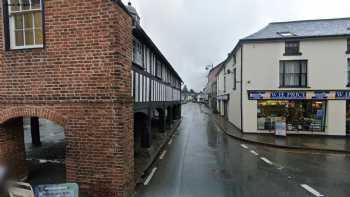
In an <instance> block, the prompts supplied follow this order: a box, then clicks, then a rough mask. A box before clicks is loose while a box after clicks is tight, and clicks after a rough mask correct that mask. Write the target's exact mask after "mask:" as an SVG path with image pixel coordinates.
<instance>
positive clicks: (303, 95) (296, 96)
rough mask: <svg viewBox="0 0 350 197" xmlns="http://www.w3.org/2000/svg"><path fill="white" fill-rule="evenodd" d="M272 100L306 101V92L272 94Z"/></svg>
mask: <svg viewBox="0 0 350 197" xmlns="http://www.w3.org/2000/svg"><path fill="white" fill-rule="evenodd" d="M271 99H306V92H296V91H293V92H271Z"/></svg>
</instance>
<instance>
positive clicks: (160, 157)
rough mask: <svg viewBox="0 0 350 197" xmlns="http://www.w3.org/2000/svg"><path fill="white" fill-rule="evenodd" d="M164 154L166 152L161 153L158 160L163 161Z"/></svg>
mask: <svg viewBox="0 0 350 197" xmlns="http://www.w3.org/2000/svg"><path fill="white" fill-rule="evenodd" d="M165 154H166V150H165V151H163V152H162V154H161V155H160V156H159V159H164V156H165Z"/></svg>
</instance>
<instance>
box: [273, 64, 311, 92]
mask: <svg viewBox="0 0 350 197" xmlns="http://www.w3.org/2000/svg"><path fill="white" fill-rule="evenodd" d="M286 62H299V70H300V72H299V73H293V74H298V75H299V83H298V84H299V85H286V81H285V78H286V77H285V76H286V72H285V70H286V69H285V67H286V65H285V63H286ZM303 62H304V63H305V73H303V69H302V65H303V64H302V63H303ZM281 66H282V68H283V71H282V72H281ZM303 74H305V84H304V85H303V84H302V75H303ZM281 75H282V76H283V77H282V79H281ZM281 82H282V84H281ZM279 85H280V86H279V87H280V88H308V60H281V61H280V64H279Z"/></svg>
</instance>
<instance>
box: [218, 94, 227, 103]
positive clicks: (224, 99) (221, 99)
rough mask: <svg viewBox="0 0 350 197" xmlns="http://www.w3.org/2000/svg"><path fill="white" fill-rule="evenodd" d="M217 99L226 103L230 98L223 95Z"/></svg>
mask: <svg viewBox="0 0 350 197" xmlns="http://www.w3.org/2000/svg"><path fill="white" fill-rule="evenodd" d="M217 99H218V100H220V101H227V100H229V99H230V98H229V95H228V94H225V95H220V96H218V97H217Z"/></svg>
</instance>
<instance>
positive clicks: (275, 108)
mask: <svg viewBox="0 0 350 197" xmlns="http://www.w3.org/2000/svg"><path fill="white" fill-rule="evenodd" d="M248 97H249V98H248V99H249V100H254V101H256V105H257V108H256V110H257V132H263V131H270V132H273V131H275V129H276V123H281V122H283V123H285V124H286V130H287V133H318V134H322V133H326V132H327V126H328V124H332V125H334V124H336V123H335V122H334V121H333V120H334V119H341V118H337V117H335V116H334V115H336V116H343V120H342V122H343V123H342V124H343V128H345V127H346V134H347V135H349V134H350V91H349V90H322V91H248ZM330 102H331V103H332V106H333V105H334V103H335V104H336V105H337V106H339V104H341V103H345V102H346V106H345V105H344V104H343V105H342V106H343V110H341V109H340V110H339V108H337V109H336V110H334V109H335V108H332V107H331V108H330V109H331V113H328V109H329V104H330ZM340 106H341V105H340ZM345 107H346V117H344V115H345V114H344V111H345ZM330 114H332V115H330ZM327 116H330V117H327ZM332 116H333V117H332ZM345 119H346V122H345V121H344V120H345ZM329 121H333V122H329ZM337 124H338V122H337ZM345 124H346V126H345ZM329 129H330V128H329ZM329 132H333V131H329ZM337 132H341V131H337ZM343 132H344V133H345V131H344V129H343Z"/></svg>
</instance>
